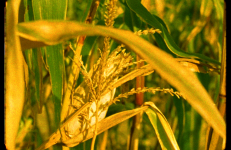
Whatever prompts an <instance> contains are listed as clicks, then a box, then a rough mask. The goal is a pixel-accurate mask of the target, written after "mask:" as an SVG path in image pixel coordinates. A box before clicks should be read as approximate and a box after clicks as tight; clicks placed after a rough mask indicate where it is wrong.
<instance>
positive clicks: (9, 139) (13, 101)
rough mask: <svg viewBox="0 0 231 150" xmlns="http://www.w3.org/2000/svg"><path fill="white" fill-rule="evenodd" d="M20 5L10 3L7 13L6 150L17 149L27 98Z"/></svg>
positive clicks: (14, 2)
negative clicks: (19, 22) (19, 27)
mask: <svg viewBox="0 0 231 150" xmlns="http://www.w3.org/2000/svg"><path fill="white" fill-rule="evenodd" d="M19 5H20V0H14V1H8V2H7V11H6V43H5V44H6V45H5V46H6V52H5V55H6V56H5V57H6V60H5V65H6V66H5V71H6V73H5V76H4V77H5V90H6V91H5V107H4V109H5V116H4V119H5V122H4V123H5V125H4V129H5V132H4V135H5V136H4V137H5V146H6V149H12V150H14V149H15V138H16V136H17V133H18V128H19V121H20V119H21V115H22V110H23V105H24V97H25V95H24V93H25V89H24V88H25V81H24V69H23V63H24V60H23V59H24V57H23V54H22V51H21V45H20V41H19V37H18V36H17V33H16V32H17V28H16V25H17V23H18V12H19Z"/></svg>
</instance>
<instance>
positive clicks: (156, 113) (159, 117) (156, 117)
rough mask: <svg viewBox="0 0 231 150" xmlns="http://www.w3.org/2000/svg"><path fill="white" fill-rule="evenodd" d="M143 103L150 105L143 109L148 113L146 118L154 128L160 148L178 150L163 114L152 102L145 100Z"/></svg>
mask: <svg viewBox="0 0 231 150" xmlns="http://www.w3.org/2000/svg"><path fill="white" fill-rule="evenodd" d="M144 105H149V106H151V107H150V108H148V109H147V110H146V111H145V113H146V114H147V115H148V118H149V120H150V122H151V124H152V126H153V128H154V129H155V132H156V135H157V138H158V140H159V142H160V146H161V148H162V149H167V150H179V149H180V148H179V146H178V144H177V142H176V139H175V136H174V133H173V131H172V129H171V127H170V125H169V124H168V121H167V119H166V118H165V116H164V115H163V114H162V113H161V111H160V110H159V109H158V108H157V107H156V105H155V104H154V103H152V102H146V103H145V104H144Z"/></svg>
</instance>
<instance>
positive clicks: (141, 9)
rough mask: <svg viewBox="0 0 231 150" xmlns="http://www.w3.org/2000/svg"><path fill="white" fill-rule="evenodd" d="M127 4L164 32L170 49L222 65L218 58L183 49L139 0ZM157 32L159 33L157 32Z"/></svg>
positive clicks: (185, 55) (180, 54) (162, 35)
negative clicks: (214, 58)
mask: <svg viewBox="0 0 231 150" xmlns="http://www.w3.org/2000/svg"><path fill="white" fill-rule="evenodd" d="M126 2H127V5H128V6H129V7H130V9H131V10H133V11H134V12H135V13H136V14H138V15H139V16H140V17H141V18H142V19H143V20H144V21H145V22H147V23H148V24H150V25H151V26H153V27H155V28H157V29H160V30H161V31H162V33H161V34H160V35H161V37H162V38H163V40H164V41H165V43H166V45H167V47H168V48H169V50H171V51H172V52H173V53H174V54H176V55H177V56H180V57H188V58H195V59H201V60H204V61H207V62H210V63H214V64H217V65H220V63H219V62H218V61H216V60H213V59H211V58H209V57H206V56H204V55H202V54H199V53H188V52H185V51H183V50H181V49H180V48H179V47H178V46H177V45H176V43H175V42H174V40H173V38H172V37H171V35H170V34H169V32H168V31H167V29H166V28H165V27H164V26H163V25H162V24H161V23H160V22H159V21H158V19H156V18H155V17H154V16H153V15H151V14H150V13H149V12H148V10H147V9H146V8H145V7H144V6H143V5H142V4H141V2H140V1H139V0H127V1H126ZM156 34H157V33H156Z"/></svg>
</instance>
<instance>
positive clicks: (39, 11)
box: [32, 0, 67, 131]
mask: <svg viewBox="0 0 231 150" xmlns="http://www.w3.org/2000/svg"><path fill="white" fill-rule="evenodd" d="M32 8H33V14H34V20H40V19H65V18H66V11H67V1H66V0H49V1H47V0H40V1H37V0H32ZM42 49H43V50H44V51H45V56H46V60H47V65H48V68H49V73H50V78H51V85H52V93H53V101H54V110H55V112H54V116H55V122H56V123H55V125H56V127H55V128H54V129H53V131H54V130H55V129H56V128H57V127H58V125H59V122H60V110H61V100H62V88H63V85H62V83H63V47H62V45H61V44H59V45H54V46H47V47H45V48H42Z"/></svg>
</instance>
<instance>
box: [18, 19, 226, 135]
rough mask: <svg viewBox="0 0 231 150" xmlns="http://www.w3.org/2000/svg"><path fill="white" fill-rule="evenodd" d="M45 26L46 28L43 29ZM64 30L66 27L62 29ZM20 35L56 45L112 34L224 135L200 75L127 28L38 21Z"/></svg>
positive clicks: (23, 25)
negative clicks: (80, 36) (74, 38)
mask: <svg viewBox="0 0 231 150" xmlns="http://www.w3.org/2000/svg"><path fill="white" fill-rule="evenodd" d="M44 28H45V29H46V30H44ZM63 29H65V30H63ZM18 31H19V32H18V34H19V35H21V36H23V37H24V38H28V39H30V40H37V41H43V42H46V43H48V44H56V43H59V42H62V41H63V40H66V39H69V38H73V37H76V36H77V35H90V36H94V35H102V36H110V37H112V38H114V39H115V40H117V41H119V42H121V43H124V44H125V45H126V46H127V47H128V48H130V49H131V50H133V51H135V52H136V53H137V54H138V55H140V56H141V57H142V58H143V59H145V60H146V61H147V62H148V63H150V65H151V66H152V67H153V69H155V71H157V72H158V73H159V74H160V75H161V76H162V78H163V79H165V80H166V81H168V82H169V83H170V84H171V85H172V86H174V87H175V88H176V89H177V90H178V91H180V92H181V93H182V94H183V95H184V96H185V97H186V100H187V101H188V102H189V104H190V105H192V107H193V108H194V109H195V110H196V111H197V112H198V113H199V114H200V115H201V116H202V117H203V118H204V119H205V120H206V121H207V122H208V123H209V124H210V125H211V126H212V127H213V128H214V129H215V130H216V131H217V132H218V133H219V134H220V135H221V136H222V137H224V138H225V137H226V124H225V122H224V119H223V118H222V117H221V115H220V114H219V112H218V110H217V108H216V106H215V105H214V103H213V101H212V99H211V98H210V96H209V94H208V93H207V91H206V90H205V89H204V87H203V86H202V85H201V83H200V82H199V81H198V79H197V77H196V76H195V75H194V74H193V73H191V72H190V71H188V70H186V69H185V68H184V67H183V66H181V65H180V64H179V63H178V62H176V60H174V58H173V57H171V56H170V55H169V54H167V53H166V52H164V51H162V50H160V49H159V48H157V47H156V46H153V45H152V44H150V43H149V42H147V41H146V40H144V39H142V38H140V37H138V36H136V35H134V33H132V32H130V31H126V30H120V29H114V28H107V27H103V26H93V25H87V24H82V23H77V22H70V21H36V22H30V23H21V24H19V25H18Z"/></svg>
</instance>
